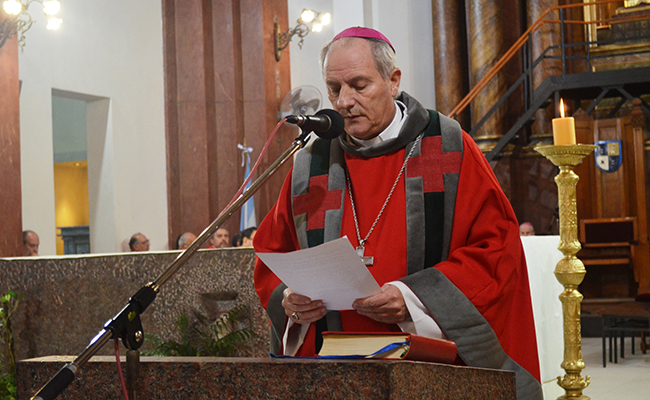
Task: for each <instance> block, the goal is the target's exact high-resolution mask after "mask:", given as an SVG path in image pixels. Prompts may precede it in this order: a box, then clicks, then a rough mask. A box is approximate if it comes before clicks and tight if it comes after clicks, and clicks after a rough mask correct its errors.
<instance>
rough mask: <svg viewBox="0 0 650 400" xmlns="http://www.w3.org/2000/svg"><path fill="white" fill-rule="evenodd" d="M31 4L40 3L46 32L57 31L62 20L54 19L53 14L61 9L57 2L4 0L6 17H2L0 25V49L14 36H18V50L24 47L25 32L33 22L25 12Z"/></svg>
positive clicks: (3, 7) (45, 0)
mask: <svg viewBox="0 0 650 400" xmlns="http://www.w3.org/2000/svg"><path fill="white" fill-rule="evenodd" d="M32 3H41V4H42V5H43V13H44V14H45V18H46V19H47V26H46V28H47V29H48V30H55V29H59V26H60V25H61V22H63V20H62V19H61V18H57V17H55V14H56V13H57V12H59V9H60V8H61V3H59V2H58V1H57V0H4V1H3V2H2V9H3V10H4V13H5V14H7V15H5V16H4V19H3V21H2V23H0V48H2V46H4V44H5V42H6V41H7V40H9V39H11V38H12V37H14V36H16V35H18V44H19V45H20V48H21V49H22V48H23V47H24V46H25V32H27V31H28V30H29V28H31V27H32V24H33V23H34V22H35V21H34V20H33V19H32V16H31V15H29V13H28V12H27V9H28V8H29V6H30V4H32ZM0 12H2V11H0Z"/></svg>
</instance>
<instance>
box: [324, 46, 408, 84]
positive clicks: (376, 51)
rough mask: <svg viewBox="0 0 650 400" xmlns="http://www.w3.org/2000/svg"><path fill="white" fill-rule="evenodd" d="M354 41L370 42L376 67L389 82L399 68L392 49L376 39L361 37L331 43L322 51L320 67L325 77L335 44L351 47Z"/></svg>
mask: <svg viewBox="0 0 650 400" xmlns="http://www.w3.org/2000/svg"><path fill="white" fill-rule="evenodd" d="M354 39H363V40H367V41H368V42H370V52H371V54H372V58H373V60H375V66H376V67H377V70H378V71H379V74H380V75H381V77H382V78H383V79H384V80H385V81H387V80H389V79H390V75H391V74H392V73H393V71H394V70H395V68H397V59H396V58H395V52H394V51H393V49H392V48H391V47H390V45H389V44H388V43H386V42H384V41H383V40H381V39H375V38H359V37H344V38H341V39H338V40H336V41H330V42H329V43H327V44H326V45H325V46H323V48H322V49H321V51H320V67H321V72H322V73H323V76H325V64H327V54H328V53H329V51H330V49H331V48H332V46H333V45H334V43H340V45H341V46H349V45H350V44H351V42H352V40H354Z"/></svg>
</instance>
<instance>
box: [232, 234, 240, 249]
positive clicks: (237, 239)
mask: <svg viewBox="0 0 650 400" xmlns="http://www.w3.org/2000/svg"><path fill="white" fill-rule="evenodd" d="M232 247H241V232H239V233H236V234H235V235H234V236H233V237H232Z"/></svg>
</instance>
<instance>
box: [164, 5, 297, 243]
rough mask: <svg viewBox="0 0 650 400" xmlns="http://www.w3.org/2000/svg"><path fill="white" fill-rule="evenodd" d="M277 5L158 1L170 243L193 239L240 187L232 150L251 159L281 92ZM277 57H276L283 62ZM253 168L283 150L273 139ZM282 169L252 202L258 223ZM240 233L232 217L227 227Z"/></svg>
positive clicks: (273, 119) (281, 8)
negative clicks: (249, 150)
mask: <svg viewBox="0 0 650 400" xmlns="http://www.w3.org/2000/svg"><path fill="white" fill-rule="evenodd" d="M275 18H277V19H278V21H281V22H283V24H284V26H286V25H287V19H288V17H287V3H286V1H280V0H272V1H262V0H241V1H240V0H212V1H199V0H191V1H187V0H163V34H164V56H165V107H166V110H165V114H166V130H167V174H168V204H169V242H170V246H171V247H170V248H173V245H174V243H173V242H174V241H175V240H176V238H177V237H178V235H180V234H181V233H183V232H184V231H192V232H194V233H195V234H199V233H200V232H201V231H202V230H203V229H204V228H205V227H206V226H208V225H209V224H210V222H212V221H213V220H214V219H215V218H216V217H217V215H218V214H219V212H220V211H221V210H223V209H224V208H225V207H226V206H227V204H228V203H229V202H230V199H231V198H232V196H233V195H234V194H235V193H236V191H237V189H238V188H239V185H240V183H241V182H242V181H243V179H244V169H243V168H242V167H241V153H240V151H239V150H237V144H238V143H245V144H246V145H247V146H250V147H253V148H254V152H253V154H252V155H251V158H252V159H253V160H255V159H256V158H257V156H258V155H259V153H260V150H261V149H262V147H263V145H264V143H265V142H266V139H267V137H268V135H269V134H270V132H271V130H272V129H273V127H274V126H275V124H276V123H277V122H278V120H277V112H278V110H279V107H280V103H281V100H282V95H283V94H284V93H286V92H288V91H289V89H290V81H289V79H290V74H289V57H288V54H289V53H288V51H287V50H285V51H284V53H286V55H285V56H284V57H283V59H282V60H281V61H280V62H276V61H275V55H274V51H273V35H272V34H273V22H274V19H275ZM283 55H284V54H283ZM280 133H281V134H280V136H279V137H277V138H276V140H275V142H274V145H272V146H271V148H270V150H269V153H268V155H267V157H266V158H265V160H264V162H263V163H262V165H261V167H260V168H264V167H265V165H269V164H270V163H271V162H272V161H274V160H275V158H276V157H277V155H279V154H280V153H281V150H280V148H281V147H282V146H288V145H289V144H290V139H289V138H287V137H286V135H287V134H289V135H290V134H291V133H290V130H289V129H286V130H283V131H281V132H280ZM287 171H288V167H285V168H284V169H283V170H281V171H279V172H278V174H277V175H278V176H276V177H274V178H273V179H272V182H269V183H268V184H267V185H266V186H264V187H263V188H262V189H261V190H260V192H258V194H257V195H256V196H255V201H256V204H255V205H256V212H257V219H258V221H259V220H261V219H262V218H263V217H264V215H265V214H266V212H267V211H268V210H269V209H270V207H271V205H272V204H273V202H275V200H276V199H277V196H278V195H279V192H280V187H281V186H282V179H283V178H284V175H286V172H287ZM226 228H228V229H229V230H230V231H231V232H232V233H235V232H236V231H238V230H239V213H236V214H235V215H233V217H231V219H230V220H229V221H228V222H227V223H226Z"/></svg>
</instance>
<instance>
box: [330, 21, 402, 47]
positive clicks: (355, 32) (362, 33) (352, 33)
mask: <svg viewBox="0 0 650 400" xmlns="http://www.w3.org/2000/svg"><path fill="white" fill-rule="evenodd" d="M344 37H360V38H368V39H379V40H383V41H384V42H386V43H388V45H389V46H390V48H391V49H393V52H394V51H395V48H394V47H393V45H392V44H391V43H390V41H389V40H388V38H386V36H384V35H383V34H382V33H381V32H379V31H376V30H374V29H372V28H364V27H362V26H355V27H352V28H348V29H346V30H344V31H342V32H341V33H339V34H338V35H336V36H334V39H332V42H334V41H337V40H339V39H341V38H344Z"/></svg>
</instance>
